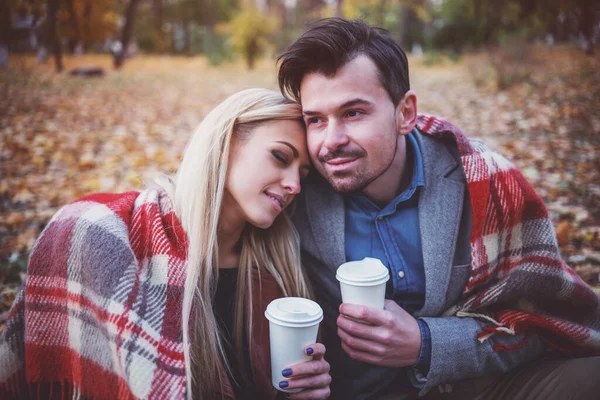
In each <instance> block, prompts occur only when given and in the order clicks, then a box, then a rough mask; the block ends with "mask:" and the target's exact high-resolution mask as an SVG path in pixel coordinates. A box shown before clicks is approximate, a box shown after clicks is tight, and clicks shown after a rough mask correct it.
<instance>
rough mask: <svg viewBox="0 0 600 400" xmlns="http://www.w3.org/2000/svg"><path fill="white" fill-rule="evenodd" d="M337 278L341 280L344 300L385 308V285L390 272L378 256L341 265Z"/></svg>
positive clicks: (345, 301) (344, 301)
mask: <svg viewBox="0 0 600 400" xmlns="http://www.w3.org/2000/svg"><path fill="white" fill-rule="evenodd" d="M335 277H336V279H337V280H338V281H339V282H340V290H341V292H342V302H343V303H350V304H359V305H363V306H367V307H371V308H377V309H380V310H383V304H384V301H385V285H386V283H387V281H388V280H389V279H390V273H389V271H388V269H387V268H386V267H385V265H383V263H382V262H381V261H380V260H379V259H377V258H371V257H365V258H364V259H363V260H360V261H349V262H347V263H344V264H342V265H340V266H339V268H338V269H337V273H336V276H335Z"/></svg>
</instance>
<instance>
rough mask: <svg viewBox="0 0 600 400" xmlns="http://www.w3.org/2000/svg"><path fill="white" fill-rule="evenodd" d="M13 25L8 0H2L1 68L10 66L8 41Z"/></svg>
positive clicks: (0, 13)
mask: <svg viewBox="0 0 600 400" xmlns="http://www.w3.org/2000/svg"><path fill="white" fill-rule="evenodd" d="M11 26H12V21H11V18H10V8H9V7H8V0H0V68H6V67H8V42H9V39H10V27H11Z"/></svg>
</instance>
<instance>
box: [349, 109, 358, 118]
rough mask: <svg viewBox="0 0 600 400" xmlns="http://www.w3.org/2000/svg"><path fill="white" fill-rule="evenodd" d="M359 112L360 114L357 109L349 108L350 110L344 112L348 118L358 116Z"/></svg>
mask: <svg viewBox="0 0 600 400" xmlns="http://www.w3.org/2000/svg"><path fill="white" fill-rule="evenodd" d="M360 114H362V112H360V111H358V110H350V111H348V112H346V115H347V116H348V117H350V118H353V117H358V116H359V115H360Z"/></svg>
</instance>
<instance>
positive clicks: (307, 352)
mask: <svg viewBox="0 0 600 400" xmlns="http://www.w3.org/2000/svg"><path fill="white" fill-rule="evenodd" d="M314 352H315V351H314V350H313V348H312V347H309V348H308V349H306V354H308V355H309V356H310V355H311V354H312V353H314Z"/></svg>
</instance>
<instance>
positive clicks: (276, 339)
mask: <svg viewBox="0 0 600 400" xmlns="http://www.w3.org/2000/svg"><path fill="white" fill-rule="evenodd" d="M265 317H267V319H268V320H269V335H270V338H271V383H272V384H273V387H274V388H275V389H277V390H280V391H282V392H286V393H296V392H299V391H301V390H302V389H291V390H286V389H281V388H280V387H279V382H281V381H282V380H284V379H285V377H284V376H283V375H282V374H281V373H282V371H283V370H284V369H285V368H287V367H290V366H292V365H294V364H298V363H301V362H304V361H310V360H311V359H312V357H310V356H308V355H306V354H305V353H304V348H305V347H306V346H308V345H310V344H313V343H315V342H316V341H317V333H318V332H319V323H320V322H321V321H322V320H323V310H322V309H321V307H320V306H319V305H318V304H317V303H315V302H314V301H312V300H309V299H305V298H302V297H282V298H280V299H275V300H273V301H272V302H271V303H269V305H268V306H267V309H266V311H265Z"/></svg>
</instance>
